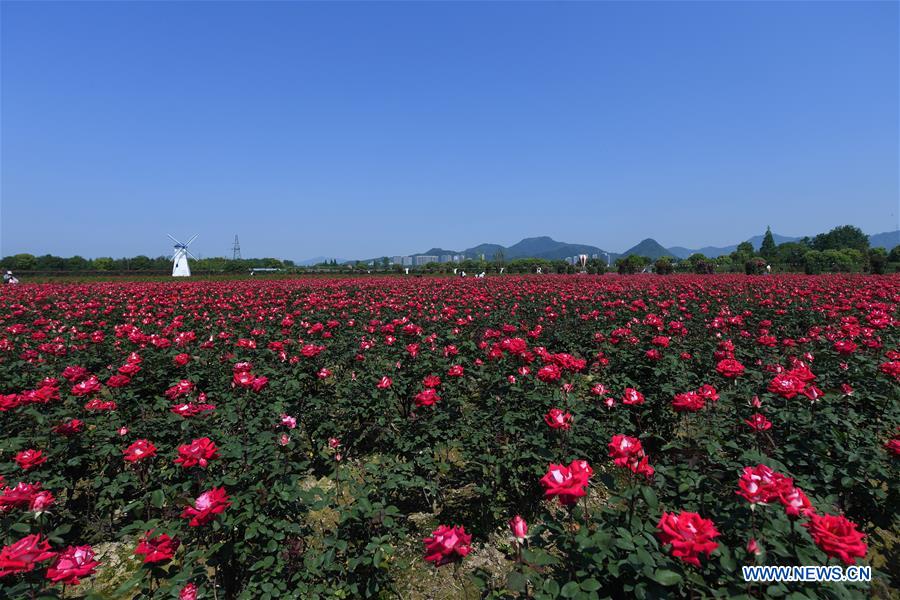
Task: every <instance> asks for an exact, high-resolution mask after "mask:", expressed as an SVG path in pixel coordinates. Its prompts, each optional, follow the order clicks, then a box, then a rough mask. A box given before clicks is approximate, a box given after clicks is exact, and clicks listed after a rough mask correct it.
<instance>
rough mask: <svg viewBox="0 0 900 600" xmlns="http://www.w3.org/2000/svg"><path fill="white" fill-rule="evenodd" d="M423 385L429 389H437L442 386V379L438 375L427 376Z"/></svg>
mask: <svg viewBox="0 0 900 600" xmlns="http://www.w3.org/2000/svg"><path fill="white" fill-rule="evenodd" d="M422 385H424V386H425V387H427V388H436V387H440V385H441V378H440V377H438V376H437V375H427V376H426V377H425V379H423V380H422Z"/></svg>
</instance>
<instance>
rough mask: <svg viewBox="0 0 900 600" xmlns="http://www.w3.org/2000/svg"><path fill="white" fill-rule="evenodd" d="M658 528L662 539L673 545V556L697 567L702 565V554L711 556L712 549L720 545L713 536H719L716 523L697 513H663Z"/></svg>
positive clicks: (664, 542) (663, 541)
mask: <svg viewBox="0 0 900 600" xmlns="http://www.w3.org/2000/svg"><path fill="white" fill-rule="evenodd" d="M656 528H657V529H658V530H659V533H658V534H657V536H658V537H659V539H660V541H661V542H662V543H663V544H671V545H672V556H674V557H675V558H680V559H681V560H683V561H684V562H686V563H688V564H691V565H694V566H695V567H699V566H700V559H699V556H700V555H701V554H706V556H707V558H709V555H710V554H712V551H713V550H715V549H716V548H718V547H719V544H717V543H716V542H714V541H713V538H715V537H718V536H719V532H718V531H717V530H716V527H715V525H713V522H712V521H710V520H709V519H704V518H702V517H701V516H700V515H698V514H697V513H693V512H686V511H682V512H681V513H679V514H677V515H676V514H675V513H663V515H662V517H661V518H660V520H659V523H658V524H657V525H656Z"/></svg>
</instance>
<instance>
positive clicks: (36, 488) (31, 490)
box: [0, 482, 41, 511]
mask: <svg viewBox="0 0 900 600" xmlns="http://www.w3.org/2000/svg"><path fill="white" fill-rule="evenodd" d="M40 491H41V484H40V483H34V484H32V483H25V482H20V483H17V484H16V487H12V488H10V487H7V488H4V489H3V492H2V493H0V511H3V510H6V509H9V508H25V507H26V506H30V505H31V501H32V500H33V499H34V498H35V497H36V496H37V494H39V493H40Z"/></svg>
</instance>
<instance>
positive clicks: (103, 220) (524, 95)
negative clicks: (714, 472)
mask: <svg viewBox="0 0 900 600" xmlns="http://www.w3.org/2000/svg"><path fill="white" fill-rule="evenodd" d="M0 11H2V13H0V17H2V98H0V99H2V206H0V218H2V226H0V232H2V238H0V250H2V252H3V253H4V254H14V253H18V252H31V253H35V254H44V253H53V254H57V255H64V256H70V255H73V254H80V255H82V256H88V257H94V256H109V255H111V256H125V255H129V256H130V255H136V254H148V255H151V256H157V255H162V254H166V253H168V252H170V251H171V248H170V246H169V244H168V238H166V236H165V234H166V233H167V232H168V233H172V234H174V235H175V236H177V237H183V238H186V237H189V236H190V235H192V234H194V233H199V234H200V237H199V238H198V239H197V241H196V242H195V244H194V246H192V250H194V251H195V253H200V254H202V255H204V256H216V255H225V254H226V253H230V246H231V243H232V240H233V237H234V234H235V233H238V234H239V235H240V239H241V245H242V249H243V254H244V256H278V257H282V258H291V259H297V260H301V259H304V258H308V257H312V256H318V255H326V256H337V257H342V258H364V257H372V256H381V255H384V254H386V255H393V254H405V253H412V252H422V251H424V250H427V249H428V248H430V247H432V246H442V247H445V248H449V249H455V250H459V249H463V248H465V247H469V246H473V245H475V244H478V243H482V242H495V243H502V244H512V243H514V242H516V241H518V240H519V239H520V238H522V237H526V236H536V235H550V236H553V237H555V238H556V239H559V240H563V241H569V242H578V243H588V244H594V245H598V246H600V247H602V248H604V249H608V250H612V251H622V250H625V249H626V248H628V247H629V246H631V245H633V244H635V243H636V242H638V241H639V240H641V239H642V238H645V237H653V238H655V239H657V240H658V241H660V242H661V243H662V244H663V245H666V246H671V245H682V246H688V247H697V246H703V245H708V244H711V245H726V244H730V243H736V242H738V241H740V240H742V239H746V238H748V237H750V236H751V235H755V234H759V233H762V232H763V231H765V227H766V225H769V224H770V225H772V228H773V230H774V231H776V232H778V233H782V234H786V235H805V234H814V233H817V232H820V231H824V230H827V229H829V228H831V227H833V226H835V225H839V224H843V223H852V224H855V225H858V226H859V227H861V228H863V230H865V231H866V232H867V233H877V232H881V231H887V230H893V229H896V228H897V227H898V218H900V210H898V202H900V200H898V195H900V190H898V162H900V155H898V133H900V131H898V130H900V127H898V104H900V102H898V87H900V85H898V54H900V47H898V20H900V19H898V4H897V3H895V2H884V3H876V2H848V3H840V2H801V3H795V4H794V3H787V4H785V3H780V2H778V3H775V2H772V3H770V2H747V3H731V2H702V3H685V2H677V3H675V2H673V3H647V2H640V3H596V4H588V3H454V2H446V3H359V4H356V3H296V2H291V3H288V2H272V3H251V2H246V3H239V2H228V3H225V2H222V3H217V2H199V3H182V2H160V3H137V2H119V3H112V2H110V3H88V2H63V3H53V2H32V3H24V2H3V3H2V7H0Z"/></svg>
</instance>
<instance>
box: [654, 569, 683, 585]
mask: <svg viewBox="0 0 900 600" xmlns="http://www.w3.org/2000/svg"><path fill="white" fill-rule="evenodd" d="M653 580H654V581H656V582H657V583H659V584H661V585H675V584H676V583H681V575H679V574H678V573H676V572H675V571H669V570H668V569H660V570H659V571H656V572H655V573H654V574H653Z"/></svg>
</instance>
